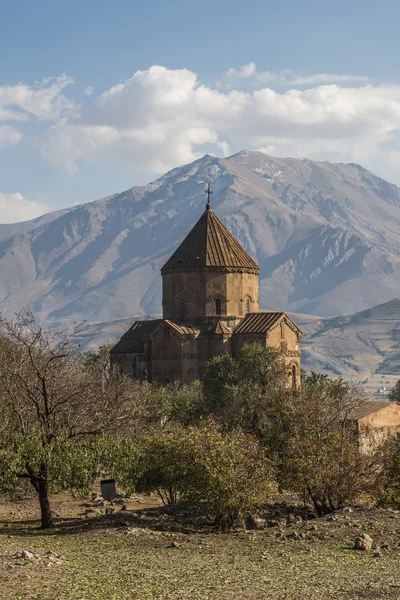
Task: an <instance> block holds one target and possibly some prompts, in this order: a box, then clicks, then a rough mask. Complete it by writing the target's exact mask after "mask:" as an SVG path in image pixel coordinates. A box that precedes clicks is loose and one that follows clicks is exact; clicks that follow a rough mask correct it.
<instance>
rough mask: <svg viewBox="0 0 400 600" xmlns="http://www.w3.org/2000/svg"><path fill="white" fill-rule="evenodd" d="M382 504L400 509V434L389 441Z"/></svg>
mask: <svg viewBox="0 0 400 600" xmlns="http://www.w3.org/2000/svg"><path fill="white" fill-rule="evenodd" d="M383 488H384V489H383V492H382V494H381V498H380V504H382V505H384V506H393V507H395V508H397V509H400V434H397V435H396V437H394V438H392V439H391V440H390V441H389V448H388V458H387V461H386V468H385V472H384V484H383Z"/></svg>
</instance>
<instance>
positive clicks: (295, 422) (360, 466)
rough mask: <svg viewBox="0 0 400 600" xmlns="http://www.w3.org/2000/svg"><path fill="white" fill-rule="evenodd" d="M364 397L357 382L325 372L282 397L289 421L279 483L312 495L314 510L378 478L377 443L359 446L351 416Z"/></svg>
mask: <svg viewBox="0 0 400 600" xmlns="http://www.w3.org/2000/svg"><path fill="white" fill-rule="evenodd" d="M363 402H365V398H364V396H363V393H362V392H361V391H360V390H359V389H358V388H357V387H354V388H353V387H350V386H349V385H348V384H345V383H343V382H335V381H331V380H328V379H325V378H323V379H319V380H317V381H315V379H313V380H312V381H308V382H306V383H305V384H304V386H303V387H302V389H301V390H300V391H298V392H296V393H294V394H291V395H290V396H288V397H287V405H286V414H287V418H288V422H289V424H290V427H289V428H288V435H287V438H286V442H285V449H284V452H283V453H282V455H281V457H280V461H281V462H280V479H281V483H282V484H283V485H284V486H285V487H287V488H288V489H291V490H292V491H295V492H297V493H299V494H300V496H301V497H303V498H304V499H309V500H311V502H312V503H313V505H314V507H315V510H316V512H317V514H318V515H319V516H320V515H322V514H326V513H328V512H331V511H332V510H335V509H338V508H341V507H343V506H345V505H346V504H348V503H349V502H351V501H353V500H354V499H355V498H356V497H357V496H358V495H359V494H360V493H361V492H362V491H371V490H372V489H373V488H374V485H375V484H376V483H377V481H378V478H379V473H380V468H381V462H380V459H381V455H380V448H378V447H377V448H376V449H375V451H374V452H370V453H365V452H361V451H360V448H359V443H358V438H357V433H356V431H355V429H354V423H353V422H352V421H351V418H350V417H351V412H352V411H353V410H354V409H355V408H356V407H358V406H360V405H361V404H362V403H363Z"/></svg>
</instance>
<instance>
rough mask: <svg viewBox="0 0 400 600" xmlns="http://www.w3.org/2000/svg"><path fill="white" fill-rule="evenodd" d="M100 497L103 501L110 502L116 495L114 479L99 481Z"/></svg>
mask: <svg viewBox="0 0 400 600" xmlns="http://www.w3.org/2000/svg"><path fill="white" fill-rule="evenodd" d="M100 488H101V495H102V496H103V498H104V500H108V502H112V501H113V500H114V498H115V497H116V495H117V488H116V486H115V479H102V480H101V481H100Z"/></svg>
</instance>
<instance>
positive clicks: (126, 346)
mask: <svg viewBox="0 0 400 600" xmlns="http://www.w3.org/2000/svg"><path fill="white" fill-rule="evenodd" d="M161 323H166V324H167V325H169V326H170V327H172V328H173V329H175V331H177V332H178V333H180V334H181V335H196V334H197V333H198V330H197V329H194V328H193V327H192V326H191V325H180V324H179V325H178V324H177V323H174V322H173V321H169V320H163V319H155V320H153V321H135V323H134V324H133V325H132V326H131V327H130V328H129V329H128V331H127V332H126V333H124V335H123V336H122V337H121V339H120V340H119V342H117V343H116V344H115V346H114V347H113V348H111V350H110V352H111V354H142V353H143V352H144V339H145V338H146V337H148V336H149V335H150V334H151V333H152V332H153V331H154V329H155V328H156V327H157V326H158V325H160V324H161Z"/></svg>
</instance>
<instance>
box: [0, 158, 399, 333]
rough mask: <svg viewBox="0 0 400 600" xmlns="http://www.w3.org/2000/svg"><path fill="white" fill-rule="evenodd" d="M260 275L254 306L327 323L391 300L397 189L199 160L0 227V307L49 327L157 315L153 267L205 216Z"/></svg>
mask: <svg viewBox="0 0 400 600" xmlns="http://www.w3.org/2000/svg"><path fill="white" fill-rule="evenodd" d="M208 181H210V182H211V183H212V186H213V196H212V205H213V208H214V210H215V211H216V213H217V215H218V216H219V217H220V218H221V220H222V221H223V222H224V224H225V225H227V227H228V228H229V229H230V230H231V231H232V233H233V234H234V236H235V237H236V238H237V239H238V240H239V242H240V243H241V244H242V245H243V246H244V248H245V249H246V250H247V251H248V252H249V254H250V255H251V256H253V257H254V258H255V259H256V261H257V262H258V264H259V265H260V268H261V275H260V306H261V307H270V308H274V309H285V310H291V311H295V312H297V313H299V312H300V313H308V314H311V315H313V314H314V315H320V316H322V317H331V316H336V315H340V314H343V313H353V312H356V311H360V310H364V309H366V308H367V307H369V306H372V305H376V304H381V303H383V302H387V301H389V300H391V299H392V298H393V297H396V296H400V277H399V275H400V256H399V247H400V189H399V188H397V187H396V186H395V185H392V184H390V183H388V182H386V181H384V180H382V179H380V178H379V177H376V176H375V175H373V174H372V173H370V172H369V171H367V170H365V169H363V168H362V167H360V166H358V165H354V164H348V165H346V164H331V163H327V162H314V161H310V160H299V159H289V158H288V159H280V158H273V157H270V156H267V155H265V154H262V153H260V152H247V151H244V152H239V153H238V154H236V155H234V156H231V157H230V158H228V159H219V158H215V157H212V156H209V155H206V156H204V157H203V158H201V159H199V160H197V161H195V162H193V163H191V164H189V165H184V166H182V167H179V168H176V169H174V170H172V171H170V172H169V173H167V174H166V175H164V176H163V177H160V178H159V179H157V180H156V181H154V182H153V183H150V184H149V185H145V186H141V187H134V188H132V189H130V190H128V191H125V192H122V193H119V194H114V195H112V196H109V197H107V198H104V199H101V200H97V201H95V202H91V203H88V204H83V205H80V206H75V207H73V208H70V209H66V210H64V211H59V212H58V213H51V214H50V215H48V216H45V217H40V218H39V219H38V220H35V221H31V222H28V223H20V224H16V225H15V226H13V225H11V226H10V225H4V226H2V228H0V310H2V311H3V312H5V313H6V314H7V313H8V314H12V312H14V311H15V310H17V309H18V307H20V306H21V305H25V306H29V307H30V308H31V309H32V310H34V311H35V313H37V314H38V316H39V317H41V318H42V319H48V321H50V322H53V323H54V324H59V323H68V322H72V321H81V320H83V319H86V320H88V321H91V322H93V321H96V322H108V321H114V320H115V319H126V318H127V319H129V318H130V317H131V315H136V316H138V317H142V316H143V315H152V314H156V313H159V312H160V311H161V278H160V274H159V269H160V267H161V266H162V264H163V263H164V262H165V261H166V259H167V258H168V257H169V256H170V255H171V254H172V252H173V250H174V249H175V248H176V246H177V245H178V243H179V242H180V241H181V240H182V239H183V237H184V236H185V235H186V234H187V232H188V231H189V230H190V228H191V227H192V226H193V224H194V223H195V222H196V220H197V219H198V218H199V216H200V215H201V213H202V212H203V210H204V204H205V194H204V188H205V185H206V183H207V182H208Z"/></svg>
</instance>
